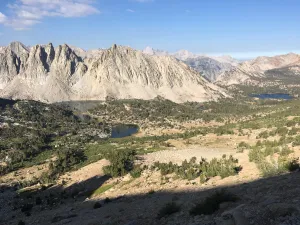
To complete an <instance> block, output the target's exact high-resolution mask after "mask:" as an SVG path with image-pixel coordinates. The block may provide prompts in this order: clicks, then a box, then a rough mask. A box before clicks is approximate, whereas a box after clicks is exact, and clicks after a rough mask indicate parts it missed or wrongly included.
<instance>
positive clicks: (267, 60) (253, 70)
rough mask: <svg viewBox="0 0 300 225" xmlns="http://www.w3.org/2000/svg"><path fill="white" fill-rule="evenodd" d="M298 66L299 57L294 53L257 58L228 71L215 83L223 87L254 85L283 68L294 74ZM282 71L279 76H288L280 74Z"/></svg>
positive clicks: (299, 62) (299, 63)
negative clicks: (292, 71)
mask: <svg viewBox="0 0 300 225" xmlns="http://www.w3.org/2000/svg"><path fill="white" fill-rule="evenodd" d="M298 65H300V55H297V54H294V53H289V54H286V55H279V56H274V57H258V58H255V59H253V60H250V61H246V62H243V63H241V64H239V66H237V67H235V68H233V69H232V70H230V71H226V72H224V73H223V74H222V75H221V76H220V77H218V79H217V83H218V84H221V85H225V86H228V85H233V84H245V83H255V82H258V81H259V80H260V79H265V78H268V79H270V78H271V77H270V76H269V75H270V73H274V70H277V69H281V68H282V69H283V68H284V69H283V70H287V71H290V69H288V68H291V70H294V72H295V71H297V66H298ZM293 68H294V69H293ZM282 69H281V75H283V74H285V76H288V74H286V73H282ZM269 71H270V72H269ZM271 71H273V72H271ZM268 74H269V75H268Z"/></svg>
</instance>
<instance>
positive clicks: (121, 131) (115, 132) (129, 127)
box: [111, 124, 139, 138]
mask: <svg viewBox="0 0 300 225" xmlns="http://www.w3.org/2000/svg"><path fill="white" fill-rule="evenodd" d="M138 131H139V127H138V126H136V125H133V124H119V125H115V126H113V127H112V131H111V138H123V137H129V136H131V135H133V134H136V133H137V132H138Z"/></svg>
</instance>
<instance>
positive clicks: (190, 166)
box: [153, 155, 240, 182]
mask: <svg viewBox="0 0 300 225" xmlns="http://www.w3.org/2000/svg"><path fill="white" fill-rule="evenodd" d="M196 161H197V159H196V157H193V158H192V159H191V160H190V161H189V162H188V161H187V160H184V161H183V162H182V164H181V166H179V165H177V164H173V163H172V162H169V163H159V162H155V163H154V165H153V166H154V168H158V169H159V170H160V172H161V175H163V176H164V175H167V174H172V173H175V174H176V175H177V176H179V177H180V178H182V179H187V180H194V179H196V178H197V177H199V176H200V179H201V182H203V181H204V180H205V181H206V180H207V178H209V177H215V176H221V177H222V178H224V177H228V176H232V175H236V174H237V173H238V172H239V171H240V167H238V166H237V163H238V161H237V159H234V158H233V157H232V156H229V157H228V158H227V156H226V155H223V157H222V158H221V159H217V158H214V159H212V160H211V161H210V162H207V161H206V159H203V158H202V159H201V161H200V162H199V163H197V162H196Z"/></svg>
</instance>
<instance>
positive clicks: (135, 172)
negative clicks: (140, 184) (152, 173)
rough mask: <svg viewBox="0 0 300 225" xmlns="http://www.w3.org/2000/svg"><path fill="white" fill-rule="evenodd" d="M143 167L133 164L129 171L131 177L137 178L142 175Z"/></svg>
mask: <svg viewBox="0 0 300 225" xmlns="http://www.w3.org/2000/svg"><path fill="white" fill-rule="evenodd" d="M142 172H143V169H142V168H141V167H140V166H135V167H134V168H133V170H131V171H130V175H131V176H132V178H139V177H140V176H141V175H142Z"/></svg>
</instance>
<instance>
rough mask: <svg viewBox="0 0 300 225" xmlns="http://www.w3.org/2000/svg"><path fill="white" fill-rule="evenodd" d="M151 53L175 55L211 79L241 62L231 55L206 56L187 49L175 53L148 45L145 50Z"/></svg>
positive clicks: (213, 79) (146, 52)
mask: <svg viewBox="0 0 300 225" xmlns="http://www.w3.org/2000/svg"><path fill="white" fill-rule="evenodd" d="M143 52H144V53H145V54H149V55H169V56H173V57H175V58H177V59H179V60H181V61H183V62H184V63H186V64H187V65H188V66H190V67H192V68H193V69H195V70H196V71H198V72H200V73H201V74H202V75H203V76H205V77H206V78H207V79H208V80H210V81H215V80H216V79H217V77H218V76H219V75H221V74H222V73H223V72H226V71H229V70H231V69H233V68H234V67H236V66H237V65H238V64H239V61H238V60H236V59H234V58H232V57H231V56H206V55H200V54H194V53H192V52H189V51H187V50H180V51H178V52H175V53H168V52H166V51H162V50H154V49H153V48H151V47H147V48H145V49H144V51H143Z"/></svg>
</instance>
